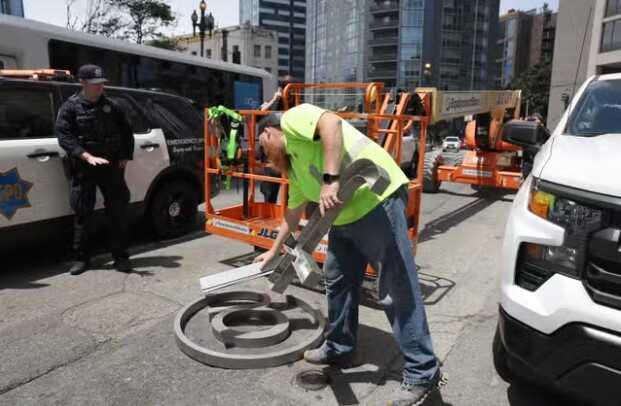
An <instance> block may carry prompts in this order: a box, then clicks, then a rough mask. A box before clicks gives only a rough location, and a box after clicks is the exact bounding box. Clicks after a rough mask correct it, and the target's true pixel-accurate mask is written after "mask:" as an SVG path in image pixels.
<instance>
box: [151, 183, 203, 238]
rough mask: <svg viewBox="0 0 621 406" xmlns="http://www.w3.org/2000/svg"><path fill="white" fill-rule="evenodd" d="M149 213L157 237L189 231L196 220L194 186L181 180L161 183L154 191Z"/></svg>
mask: <svg viewBox="0 0 621 406" xmlns="http://www.w3.org/2000/svg"><path fill="white" fill-rule="evenodd" d="M149 214H150V216H151V222H152V224H153V228H154V230H155V234H156V235H157V237H158V238H161V239H166V238H174V237H179V236H181V235H183V234H185V233H187V232H189V231H191V230H192V229H194V228H195V227H196V223H197V220H198V199H197V193H196V190H195V188H193V187H192V186H191V185H190V184H189V183H188V182H186V181H183V180H175V181H169V182H166V183H164V184H162V185H161V186H160V187H159V188H158V189H157V191H156V192H155V196H154V197H153V200H152V202H151V207H150V213H149Z"/></svg>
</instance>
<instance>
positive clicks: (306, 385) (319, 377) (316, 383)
mask: <svg viewBox="0 0 621 406" xmlns="http://www.w3.org/2000/svg"><path fill="white" fill-rule="evenodd" d="M329 383H330V378H329V377H328V375H327V374H326V373H324V372H323V371H321V370H319V369H308V370H305V371H302V372H300V373H298V374H297V375H296V376H295V384H296V385H297V386H299V387H301V388H302V389H304V390H310V391H317V390H322V389H323V388H325V387H326V386H328V384H329Z"/></svg>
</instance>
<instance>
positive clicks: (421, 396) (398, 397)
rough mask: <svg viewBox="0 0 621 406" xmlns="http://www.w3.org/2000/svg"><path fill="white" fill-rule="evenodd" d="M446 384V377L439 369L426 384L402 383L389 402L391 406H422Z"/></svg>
mask: <svg viewBox="0 0 621 406" xmlns="http://www.w3.org/2000/svg"><path fill="white" fill-rule="evenodd" d="M445 384H446V377H445V376H444V375H442V372H440V370H439V369H438V371H437V372H436V374H435V375H434V376H433V378H431V380H430V381H429V382H426V383H414V384H412V383H407V382H405V381H404V382H402V383H401V386H400V387H399V389H398V390H397V391H396V393H395V395H394V398H393V399H392V400H391V401H390V402H388V405H389V406H420V405H422V404H424V403H425V401H426V400H427V398H428V397H429V395H431V394H432V393H433V392H434V391H437V390H439V389H440V388H441V387H442V386H444V385H445Z"/></svg>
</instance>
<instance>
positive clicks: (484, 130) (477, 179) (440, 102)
mask: <svg viewBox="0 0 621 406" xmlns="http://www.w3.org/2000/svg"><path fill="white" fill-rule="evenodd" d="M417 92H419V93H420V94H425V97H430V98H431V100H432V106H433V107H432V109H433V112H432V114H431V122H430V123H431V124H433V123H436V122H438V121H442V120H450V119H454V118H460V117H466V116H471V117H472V119H471V120H470V121H469V122H468V124H467V125H466V131H465V144H466V148H467V149H468V151H467V152H466V154H465V157H464V159H463V162H462V163H461V164H459V165H456V166H448V165H440V166H438V167H437V175H436V176H437V180H438V181H442V182H454V183H467V184H471V185H477V186H488V187H496V188H505V189H518V188H519V187H520V184H521V183H522V169H521V165H522V160H521V155H520V152H521V148H520V147H517V146H515V145H513V144H509V143H507V142H505V141H503V140H502V138H501V132H502V126H503V125H504V123H505V122H507V121H509V120H511V119H514V118H518V117H519V115H520V100H521V92H520V91H519V90H518V91H513V90H508V91H469V92H452V91H438V90H436V89H434V88H424V89H417Z"/></svg>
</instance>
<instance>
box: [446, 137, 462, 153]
mask: <svg viewBox="0 0 621 406" xmlns="http://www.w3.org/2000/svg"><path fill="white" fill-rule="evenodd" d="M460 148H461V141H460V140H459V137H453V136H450V137H446V138H445V139H444V141H442V151H448V150H449V149H450V150H453V151H458V150H459V149H460Z"/></svg>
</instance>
